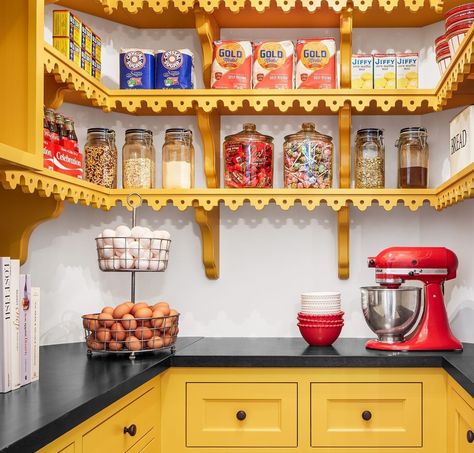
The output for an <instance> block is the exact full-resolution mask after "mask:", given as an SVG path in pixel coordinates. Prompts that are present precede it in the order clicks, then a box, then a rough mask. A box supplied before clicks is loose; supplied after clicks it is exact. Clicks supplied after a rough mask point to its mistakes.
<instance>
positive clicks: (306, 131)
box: [285, 123, 332, 141]
mask: <svg viewBox="0 0 474 453" xmlns="http://www.w3.org/2000/svg"><path fill="white" fill-rule="evenodd" d="M305 138H312V139H322V140H326V141H332V137H331V136H330V135H325V134H322V133H321V132H318V131H317V130H316V126H315V124H314V123H303V124H302V125H301V130H299V131H298V132H296V133H294V134H290V135H287V136H286V137H285V141H293V140H301V139H305Z"/></svg>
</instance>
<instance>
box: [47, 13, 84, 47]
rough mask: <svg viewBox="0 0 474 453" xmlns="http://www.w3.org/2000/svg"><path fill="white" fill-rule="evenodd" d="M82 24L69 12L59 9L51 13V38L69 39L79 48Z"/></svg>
mask: <svg viewBox="0 0 474 453" xmlns="http://www.w3.org/2000/svg"><path fill="white" fill-rule="evenodd" d="M81 32H82V22H81V20H80V19H79V18H78V17H77V16H75V15H74V14H73V13H71V11H68V10H65V9H61V10H58V9H56V10H54V11H53V37H54V36H56V37H62V38H70V39H71V40H72V41H74V43H75V44H76V45H77V46H78V47H81Z"/></svg>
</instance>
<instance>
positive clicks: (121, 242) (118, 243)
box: [113, 237, 127, 254]
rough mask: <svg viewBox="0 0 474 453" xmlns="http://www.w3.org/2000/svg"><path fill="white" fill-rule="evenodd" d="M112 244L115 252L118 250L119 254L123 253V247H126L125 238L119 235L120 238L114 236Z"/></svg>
mask: <svg viewBox="0 0 474 453" xmlns="http://www.w3.org/2000/svg"><path fill="white" fill-rule="evenodd" d="M113 245H114V249H115V253H117V250H120V251H121V252H120V254H123V252H124V249H125V248H126V247H127V239H125V238H123V237H120V238H114V239H113Z"/></svg>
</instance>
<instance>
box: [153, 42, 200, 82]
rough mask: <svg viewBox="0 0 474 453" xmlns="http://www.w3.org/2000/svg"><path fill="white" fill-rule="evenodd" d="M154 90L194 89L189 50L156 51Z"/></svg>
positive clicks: (192, 67) (192, 57)
mask: <svg viewBox="0 0 474 453" xmlns="http://www.w3.org/2000/svg"><path fill="white" fill-rule="evenodd" d="M155 60H156V61H155V66H156V77H155V88H172V89H176V88H177V89H192V88H194V56H193V53H192V52H191V51H190V50H189V49H178V50H158V51H157V52H156V55H155Z"/></svg>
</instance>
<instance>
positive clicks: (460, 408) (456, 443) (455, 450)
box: [448, 385, 474, 453]
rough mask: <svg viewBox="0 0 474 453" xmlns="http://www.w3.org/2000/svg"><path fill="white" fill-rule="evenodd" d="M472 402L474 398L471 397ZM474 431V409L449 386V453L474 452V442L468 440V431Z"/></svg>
mask: <svg viewBox="0 0 474 453" xmlns="http://www.w3.org/2000/svg"><path fill="white" fill-rule="evenodd" d="M469 401H470V402H471V403H472V398H470V397H469ZM469 430H471V431H474V409H473V408H472V407H471V406H470V405H469V404H468V403H467V402H466V401H465V400H464V399H463V398H462V397H461V395H460V394H458V393H457V391H456V390H455V389H454V387H453V386H451V385H450V386H449V389H448V451H449V453H473V452H474V442H473V443H469V442H468V440H467V433H468V431H469Z"/></svg>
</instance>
